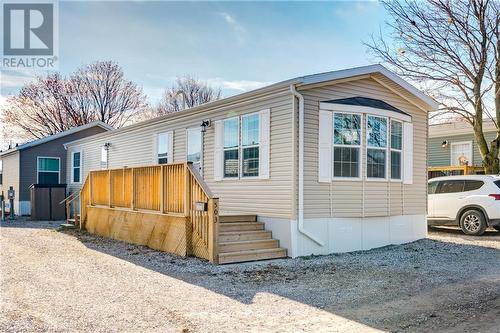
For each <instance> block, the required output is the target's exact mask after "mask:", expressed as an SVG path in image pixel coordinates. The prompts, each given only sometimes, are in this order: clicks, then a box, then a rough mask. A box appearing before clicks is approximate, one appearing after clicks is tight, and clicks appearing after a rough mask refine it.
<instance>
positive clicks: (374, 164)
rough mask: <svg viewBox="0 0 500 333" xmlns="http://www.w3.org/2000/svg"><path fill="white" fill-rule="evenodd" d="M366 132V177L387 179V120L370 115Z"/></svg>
mask: <svg viewBox="0 0 500 333" xmlns="http://www.w3.org/2000/svg"><path fill="white" fill-rule="evenodd" d="M366 131H367V133H366V141H367V149H366V176H367V177H368V178H379V179H386V178H387V177H386V160H387V133H388V132H387V118H383V117H377V116H370V115H369V116H368V117H367V125H366Z"/></svg>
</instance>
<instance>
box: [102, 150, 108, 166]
mask: <svg viewBox="0 0 500 333" xmlns="http://www.w3.org/2000/svg"><path fill="white" fill-rule="evenodd" d="M107 168H108V147H106V146H102V147H101V169H107Z"/></svg>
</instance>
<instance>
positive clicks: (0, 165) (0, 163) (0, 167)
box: [0, 160, 3, 185]
mask: <svg viewBox="0 0 500 333" xmlns="http://www.w3.org/2000/svg"><path fill="white" fill-rule="evenodd" d="M2 184H3V161H2V160H0V185H2Z"/></svg>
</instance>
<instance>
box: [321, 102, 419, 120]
mask: <svg viewBox="0 0 500 333" xmlns="http://www.w3.org/2000/svg"><path fill="white" fill-rule="evenodd" d="M319 108H320V109H321V110H330V111H336V112H349V113H369V114H372V115H375V116H382V117H390V118H393V119H397V120H401V121H405V122H408V123H409V122H411V116H409V115H405V114H402V113H399V112H395V111H391V110H385V109H378V108H372V107H369V106H358V105H345V104H337V103H326V102H321V103H319Z"/></svg>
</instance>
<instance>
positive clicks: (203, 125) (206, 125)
mask: <svg viewBox="0 0 500 333" xmlns="http://www.w3.org/2000/svg"><path fill="white" fill-rule="evenodd" d="M210 126H212V122H211V121H210V120H203V121H202V123H201V132H202V133H205V132H206V131H207V128H209V127H210Z"/></svg>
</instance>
